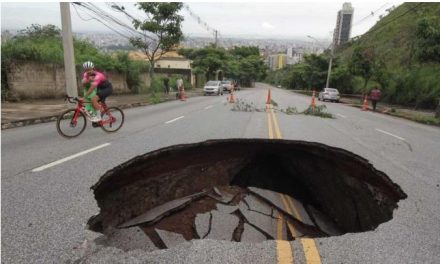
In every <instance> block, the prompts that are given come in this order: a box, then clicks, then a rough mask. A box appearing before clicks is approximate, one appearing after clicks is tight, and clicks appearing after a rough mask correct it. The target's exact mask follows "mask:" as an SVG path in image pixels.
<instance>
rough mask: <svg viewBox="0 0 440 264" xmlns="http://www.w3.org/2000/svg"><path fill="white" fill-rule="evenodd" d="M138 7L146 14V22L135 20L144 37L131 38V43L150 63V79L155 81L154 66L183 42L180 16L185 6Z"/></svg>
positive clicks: (176, 3) (163, 3)
mask: <svg viewBox="0 0 440 264" xmlns="http://www.w3.org/2000/svg"><path fill="white" fill-rule="evenodd" d="M136 6H137V7H138V8H139V9H140V10H142V11H144V12H145V14H146V16H147V18H146V19H145V20H139V19H133V25H134V27H135V28H136V29H137V30H142V31H143V32H144V36H143V37H134V38H130V43H131V44H132V45H133V46H135V47H137V48H139V49H141V50H142V51H143V52H144V53H145V55H146V56H147V59H148V61H149V62H150V70H149V73H150V78H151V80H153V75H154V64H155V62H156V61H157V60H159V59H160V58H161V57H162V55H163V54H165V53H166V52H168V51H170V50H171V49H173V48H175V47H176V45H177V44H179V43H180V41H182V40H183V33H182V29H181V24H182V21H183V17H182V16H181V15H179V14H178V12H179V11H180V9H182V6H183V4H182V3H179V2H160V3H155V2H139V3H136Z"/></svg>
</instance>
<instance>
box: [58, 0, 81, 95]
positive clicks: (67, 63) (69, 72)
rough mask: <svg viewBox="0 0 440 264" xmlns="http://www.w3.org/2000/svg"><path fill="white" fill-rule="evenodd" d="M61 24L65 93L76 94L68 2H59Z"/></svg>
mask: <svg viewBox="0 0 440 264" xmlns="http://www.w3.org/2000/svg"><path fill="white" fill-rule="evenodd" d="M60 10H61V25H62V35H63V50H64V70H65V73H66V93H67V95H69V96H75V97H76V96H78V88H77V82H76V70H75V57H74V54H73V37H72V21H71V19H70V3H69V2H60Z"/></svg>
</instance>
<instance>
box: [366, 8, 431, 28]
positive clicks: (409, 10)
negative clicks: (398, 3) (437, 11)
mask: <svg viewBox="0 0 440 264" xmlns="http://www.w3.org/2000/svg"><path fill="white" fill-rule="evenodd" d="M422 4H423V3H418V4H417V5H416V6H414V7H412V8H410V9H408V10H407V11H406V12H405V13H403V14H401V15H399V16H397V17H395V18H394V19H392V20H391V21H388V22H387V23H385V24H382V25H381V26H380V27H376V28H373V29H372V30H370V31H368V32H367V33H365V34H370V33H373V32H374V31H376V30H378V29H380V28H383V27H385V26H386V25H388V24H390V23H392V22H394V21H396V20H397V19H399V18H401V17H403V16H404V15H406V14H408V13H409V12H411V11H413V10H415V9H416V8H418V7H419V6H420V5H422ZM365 34H364V35H365Z"/></svg>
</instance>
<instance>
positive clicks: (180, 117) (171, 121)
mask: <svg viewBox="0 0 440 264" xmlns="http://www.w3.org/2000/svg"><path fill="white" fill-rule="evenodd" d="M184 117H185V116H179V117H176V118H174V119H171V120H170V121H166V122H165V124H169V123H173V122H174V121H177V120H179V119H182V118H184Z"/></svg>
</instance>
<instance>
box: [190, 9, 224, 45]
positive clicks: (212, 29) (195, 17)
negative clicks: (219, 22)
mask: <svg viewBox="0 0 440 264" xmlns="http://www.w3.org/2000/svg"><path fill="white" fill-rule="evenodd" d="M183 7H184V8H185V9H186V10H187V11H188V13H189V15H190V16H191V17H192V18H193V19H194V20H196V22H197V23H198V24H199V25H201V26H202V27H204V28H205V29H206V30H207V31H210V32H211V33H212V34H213V35H214V37H215V38H216V41H217V39H218V38H219V36H221V34H220V32H219V31H218V30H217V29H215V28H213V27H211V26H209V25H208V23H206V22H205V21H203V20H202V19H201V18H200V16H198V15H197V14H196V13H194V12H193V11H192V10H191V8H190V7H189V5H188V4H185V3H183Z"/></svg>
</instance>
